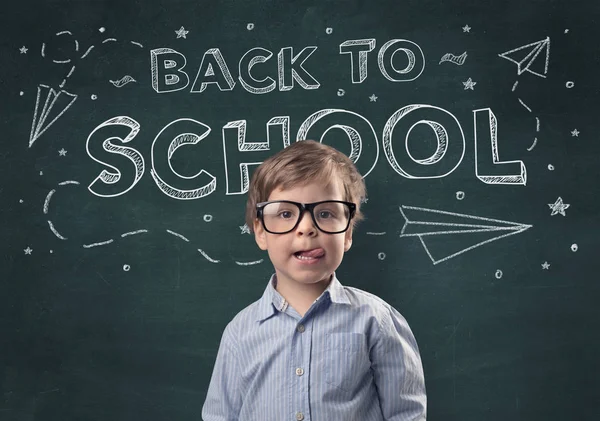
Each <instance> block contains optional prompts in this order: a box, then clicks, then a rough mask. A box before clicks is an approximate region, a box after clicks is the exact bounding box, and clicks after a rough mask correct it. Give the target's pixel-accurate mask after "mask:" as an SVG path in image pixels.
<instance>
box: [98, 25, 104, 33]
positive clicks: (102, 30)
mask: <svg viewBox="0 0 600 421" xmlns="http://www.w3.org/2000/svg"><path fill="white" fill-rule="evenodd" d="M98 31H100V32H105V31H106V28H105V27H104V26H103V27H101V28H100V29H98Z"/></svg>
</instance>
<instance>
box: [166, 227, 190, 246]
mask: <svg viewBox="0 0 600 421" xmlns="http://www.w3.org/2000/svg"><path fill="white" fill-rule="evenodd" d="M167 232H168V233H169V234H171V235H174V236H175V237H179V238H181V239H182V240H183V241H185V242H187V243H189V242H190V240H188V239H187V238H185V237H184V236H183V235H181V234H178V233H176V232H174V231H171V230H167Z"/></svg>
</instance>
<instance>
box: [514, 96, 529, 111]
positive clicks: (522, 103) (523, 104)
mask: <svg viewBox="0 0 600 421" xmlns="http://www.w3.org/2000/svg"><path fill="white" fill-rule="evenodd" d="M517 99H518V100H519V102H520V103H521V105H522V106H523V107H525V108H526V109H527V111H529V112H531V108H529V107H528V106H527V105H525V103H524V102H523V101H521V98H517Z"/></svg>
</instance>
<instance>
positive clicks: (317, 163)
mask: <svg viewBox="0 0 600 421" xmlns="http://www.w3.org/2000/svg"><path fill="white" fill-rule="evenodd" d="M336 179H337V180H339V181H341V183H342V186H343V192H344V193H343V194H344V200H345V201H347V202H353V203H355V204H356V214H355V216H354V218H353V219H352V227H354V226H355V225H356V224H357V223H358V222H359V221H361V220H362V219H363V218H364V216H363V214H362V212H361V210H360V205H361V203H362V200H363V199H364V198H365V196H366V187H365V182H364V180H363V178H362V176H361V174H360V173H359V172H358V170H357V169H356V166H355V165H354V163H353V162H352V161H351V160H350V158H348V157H347V156H346V155H345V154H343V153H342V152H340V151H338V150H337V149H335V148H333V147H331V146H328V145H324V144H322V143H320V142H315V141H314V140H302V141H298V142H295V143H292V144H291V145H290V146H288V147H287V148H285V149H283V150H281V151H279V152H278V153H276V154H275V155H272V156H270V157H269V158H267V159H266V160H265V161H264V162H263V163H262V164H261V165H260V166H259V167H258V168H257V169H256V170H255V171H254V173H253V174H252V179H251V180H250V188H249V190H248V201H247V202H246V225H247V226H248V227H249V228H250V230H252V229H253V226H254V220H255V219H256V204H257V203H260V202H265V201H267V200H268V199H269V195H270V194H271V193H272V192H273V190H275V189H277V188H281V189H284V190H285V189H290V188H294V187H296V186H304V185H306V184H309V183H313V182H318V183H321V182H322V183H325V184H327V183H329V182H331V181H334V180H336Z"/></svg>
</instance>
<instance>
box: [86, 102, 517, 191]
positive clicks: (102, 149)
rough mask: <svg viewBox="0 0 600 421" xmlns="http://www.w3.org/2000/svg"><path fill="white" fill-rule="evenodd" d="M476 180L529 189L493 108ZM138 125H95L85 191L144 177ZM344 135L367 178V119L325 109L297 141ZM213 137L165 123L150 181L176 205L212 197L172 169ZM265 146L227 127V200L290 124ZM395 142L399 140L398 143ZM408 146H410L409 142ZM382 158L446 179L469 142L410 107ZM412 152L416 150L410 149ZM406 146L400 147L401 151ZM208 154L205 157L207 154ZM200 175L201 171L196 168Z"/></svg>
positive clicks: (241, 126)
mask: <svg viewBox="0 0 600 421" xmlns="http://www.w3.org/2000/svg"><path fill="white" fill-rule="evenodd" d="M473 119H474V142H475V149H474V150H475V156H474V159H473V162H474V166H475V176H476V177H477V178H478V179H479V180H480V181H482V182H484V183H487V184H509V185H525V184H526V180H527V172H526V168H525V164H524V163H523V162H522V161H520V160H515V161H501V160H500V151H499V145H498V138H497V136H498V122H497V119H496V116H495V115H494V113H493V112H492V110H491V109H489V108H485V109H479V110H473ZM417 125H425V127H428V128H429V129H431V132H432V133H433V134H432V136H434V138H435V140H436V141H437V147H436V148H435V150H434V151H433V153H432V154H431V155H430V156H429V157H426V158H419V159H417V158H415V157H414V156H413V155H412V154H411V148H410V142H415V141H417V142H420V141H423V140H424V139H422V138H416V137H415V136H414V134H413V136H412V137H413V140H410V137H411V131H412V130H413V129H414V128H415V127H416V126H417ZM140 127H141V126H140V124H139V123H138V122H137V121H136V120H134V119H133V118H131V117H128V116H118V117H114V118H111V119H108V120H106V121H105V122H103V123H102V124H100V125H98V126H97V127H96V128H95V129H94V130H93V131H92V132H91V133H90V135H89V136H88V138H87V141H86V151H87V153H88V155H89V156H90V158H91V159H93V160H94V161H96V162H98V163H100V164H101V165H102V166H104V167H105V169H103V170H102V171H101V172H100V174H99V175H98V176H97V177H96V178H95V179H94V180H93V182H92V183H91V184H90V185H89V186H88V190H89V191H90V192H91V193H92V194H94V195H96V196H100V197H115V196H120V195H122V194H125V193H127V192H128V191H129V190H131V189H132V188H133V187H134V186H135V185H136V184H137V183H138V182H139V181H140V179H141V178H142V176H143V174H144V173H145V168H146V164H145V160H144V156H143V154H142V153H141V152H140V151H139V150H138V149H136V148H134V147H132V146H130V143H131V142H132V141H133V139H134V138H135V137H136V136H137V135H138V133H139V131H140ZM333 129H337V130H341V131H342V132H343V133H344V134H345V135H346V136H347V139H348V143H349V151H343V152H344V153H346V154H347V155H348V156H349V157H350V158H351V159H352V161H353V162H354V163H355V164H356V166H357V168H358V169H359V171H360V172H361V174H363V177H367V176H368V174H369V173H370V172H371V171H372V170H373V169H374V167H375V165H376V164H377V162H378V159H379V151H380V145H379V140H378V137H377V134H376V132H375V130H374V129H373V126H372V125H371V123H370V122H369V120H367V119H366V118H365V117H363V116H362V115H360V114H358V113H355V112H352V111H348V110H343V109H322V110H319V111H317V112H315V113H313V114H311V115H310V116H309V117H307V118H306V119H305V120H304V122H303V123H302V124H301V125H300V128H299V129H298V132H297V135H296V140H297V141H301V140H303V139H316V140H319V141H321V142H323V141H324V140H326V138H327V134H328V132H330V131H331V130H333ZM210 132H211V128H210V126H208V125H206V124H204V123H202V122H200V121H197V120H194V119H191V118H180V119H177V120H174V121H172V122H171V123H169V124H167V125H166V126H165V127H164V128H163V129H162V130H160V132H159V133H158V134H157V135H156V137H155V138H154V141H153V142H152V145H151V147H150V155H151V164H152V167H151V170H150V174H151V176H152V178H153V179H154V181H155V183H156V185H157V186H158V188H159V189H160V190H161V191H162V192H163V193H164V194H166V195H167V196H170V197H172V198H175V199H179V200H193V199H199V198H202V197H205V196H208V195H209V194H211V193H213V192H215V190H216V188H217V178H216V177H215V176H214V175H212V174H210V173H209V172H207V171H205V170H204V169H200V171H199V172H197V173H196V174H195V175H193V176H184V175H182V174H180V173H178V172H177V170H176V169H175V168H174V167H173V165H172V162H171V160H172V158H173V156H174V155H175V154H176V153H179V154H182V153H183V154H185V151H186V149H187V148H189V147H194V148H208V149H205V150H206V155H208V154H209V150H210V149H211V148H214V146H213V145H211V144H210V142H201V141H202V140H203V139H206V138H207V137H208V136H209V134H210ZM265 138H266V140H265V141H262V142H249V141H246V121H245V120H237V121H230V122H228V123H227V124H225V125H224V126H223V128H222V142H223V155H224V167H225V168H224V170H225V171H224V172H225V184H226V194H227V195H234V194H244V193H246V192H247V191H248V186H249V180H250V173H249V169H250V167H253V166H257V165H259V164H260V163H261V162H263V161H264V160H265V159H266V158H267V157H269V156H270V155H272V154H274V153H276V152H277V151H279V150H281V149H283V148H285V147H287V146H289V145H290V117H289V116H278V117H273V118H271V119H270V120H269V121H268V122H267V123H266V136H265ZM393 139H394V141H393ZM409 140H410V142H409ZM425 140H426V139H425ZM381 143H382V149H383V151H384V154H385V158H386V160H387V162H388V164H389V165H390V166H391V167H392V169H393V170H394V171H395V172H396V173H398V174H399V175H400V176H402V177H405V178H408V179H429V178H442V177H446V176H448V175H449V174H451V173H452V172H453V171H454V170H455V169H456V168H458V166H459V165H460V164H461V162H462V161H463V158H464V155H465V135H464V132H463V129H462V127H461V124H460V123H459V121H458V120H457V119H456V117H455V116H454V115H452V114H451V113H450V112H448V111H446V110H444V109H443V108H439V107H435V106H432V105H426V104H412V105H407V106H405V107H402V108H400V109H398V110H397V111H396V112H394V113H393V114H392V115H391V116H390V118H389V119H388V120H387V122H386V124H385V126H384V128H383V133H382V137H381ZM413 145H414V143H413ZM398 146H401V147H398ZM202 155H204V154H202ZM198 168H202V164H200V163H199V164H198Z"/></svg>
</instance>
